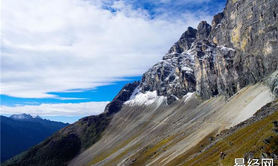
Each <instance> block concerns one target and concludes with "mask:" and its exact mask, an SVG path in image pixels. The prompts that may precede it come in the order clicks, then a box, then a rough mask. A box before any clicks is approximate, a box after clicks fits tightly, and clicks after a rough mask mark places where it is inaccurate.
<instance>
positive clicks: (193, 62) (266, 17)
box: [140, 0, 278, 104]
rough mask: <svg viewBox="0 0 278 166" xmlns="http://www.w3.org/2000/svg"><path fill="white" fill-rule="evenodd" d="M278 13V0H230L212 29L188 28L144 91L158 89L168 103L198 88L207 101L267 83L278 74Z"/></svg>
mask: <svg viewBox="0 0 278 166" xmlns="http://www.w3.org/2000/svg"><path fill="white" fill-rule="evenodd" d="M277 13H278V1H277V0H262V1H254V0H229V1H228V2H227V4H226V7H225V9H224V11H223V12H221V13H218V14H217V15H215V16H214V18H213V21H212V26H210V25H209V24H208V23H207V22H205V21H202V22H201V23H200V24H199V25H198V27H197V30H196V29H193V28H191V27H189V28H188V30H187V31H186V32H185V33H184V34H183V35H182V36H181V38H180V40H179V41H178V42H177V43H175V44H174V45H173V46H172V47H171V48H170V50H169V52H168V53H167V54H166V55H165V56H164V57H163V60H162V61H161V62H159V63H157V64H155V65H154V66H153V67H152V68H151V69H150V70H148V71H147V72H146V73H145V74H144V75H143V79H142V81H141V83H140V87H141V91H143V92H144V91H154V90H157V92H158V95H164V96H167V99H168V104H169V103H172V102H173V101H175V100H178V99H180V98H181V97H182V96H183V95H185V94H186V93H188V92H192V91H195V90H196V92H197V94H199V95H200V96H201V97H202V98H204V99H208V98H210V97H212V96H215V95H218V94H221V95H225V96H227V97H230V96H231V95H233V94H235V93H236V92H237V91H238V90H239V89H241V88H243V87H245V86H246V85H248V84H252V83H256V82H258V81H260V80H262V79H263V78H264V77H265V76H268V75H269V74H271V73H273V72H274V71H276V70H278V67H277V66H278V16H277ZM183 69H187V70H183Z"/></svg>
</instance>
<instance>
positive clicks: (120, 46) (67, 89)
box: [1, 0, 226, 122]
mask: <svg viewBox="0 0 278 166" xmlns="http://www.w3.org/2000/svg"><path fill="white" fill-rule="evenodd" d="M225 3H226V1H225V0H118V1H115V0H96V1H88V0H86V1H85V0H71V1H68V0H60V1H56V0H47V1H46V0H42V1H37V0H30V1H28V2H21V1H17V0H4V1H3V3H2V5H3V11H2V13H3V23H2V24H3V25H2V31H1V37H2V39H3V40H2V43H1V49H2V53H1V60H2V61H1V69H2V70H1V87H2V89H1V114H5V115H6V114H8V115H9V114H13V113H30V114H33V115H40V116H42V117H47V118H50V119H54V120H61V121H66V122H73V121H75V120H77V119H79V118H80V117H82V116H87V115H92V114H99V113H101V112H102V111H103V109H104V107H105V105H106V104H107V102H109V101H111V100H112V99H113V97H114V96H115V95H116V94H117V93H118V92H119V90H120V89H121V88H122V87H123V85H125V84H126V83H128V82H132V81H135V80H140V76H141V75H142V74H143V73H144V72H145V71H146V70H147V69H148V68H150V67H151V66H152V65H153V64H154V63H156V62H157V61H158V60H160V59H161V58H162V56H163V55H164V54H165V53H166V52H167V51H168V49H169V48H170V47H171V45H172V44H173V43H174V42H175V41H177V40H178V38H179V37H180V35H181V34H182V33H183V32H184V31H185V30H186V28H187V27H188V26H193V27H196V26H197V24H198V23H199V22H200V21H201V20H207V21H209V22H210V21H211V19H212V16H213V15H214V14H216V13H218V12H220V11H222V9H223V8H224V5H225ZM26 11H27V12H26ZM68 11H70V12H68Z"/></svg>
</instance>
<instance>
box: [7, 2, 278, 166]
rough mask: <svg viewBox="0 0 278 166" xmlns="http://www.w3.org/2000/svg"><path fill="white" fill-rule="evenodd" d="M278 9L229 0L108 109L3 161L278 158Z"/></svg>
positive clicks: (107, 162)
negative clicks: (210, 19)
mask: <svg viewBox="0 0 278 166" xmlns="http://www.w3.org/2000/svg"><path fill="white" fill-rule="evenodd" d="M277 13H278V1H276V0H264V1H261V0H228V1H227V3H226V7H225V9H224V11H223V12H221V13H219V14H217V15H215V16H214V18H213V20H212V23H211V25H210V24H208V23H207V22H206V21H202V22H201V23H200V24H199V25H198V27H197V29H194V28H192V27H189V28H188V29H187V30H186V31H185V32H184V33H183V34H182V35H181V37H180V39H179V40H178V41H177V42H176V43H175V44H174V45H173V46H172V47H171V48H170V49H169V51H168V52H167V53H166V55H165V56H163V58H162V60H161V61H159V62H158V63H156V64H155V65H154V66H153V67H151V68H150V69H149V70H148V71H147V72H145V73H144V74H143V77H142V79H141V80H140V82H134V83H130V84H127V85H126V86H125V87H123V89H122V90H121V91H120V93H119V94H118V95H117V96H116V97H115V98H114V99H113V101H112V102H111V103H109V104H108V105H107V107H106V109H105V111H104V113H103V114H100V115H98V116H90V117H86V118H83V119H81V120H79V121H78V122H76V123H74V124H72V125H69V126H68V127H66V128H64V129H62V130H60V131H59V132H57V133H56V134H54V135H52V136H51V137H50V138H48V139H47V140H45V141H44V142H42V143H40V144H38V145H36V146H35V147H33V148H32V149H30V150H28V151H26V152H25V153H22V154H21V155H19V156H17V157H15V158H13V159H11V160H9V161H8V162H6V163H4V165H54V166H55V165H57V166H58V165H70V166H71V165H72V166H79V165H80V166H81V165H82V166H83V165H138V166H141V165H200V164H204V165H234V160H233V159H234V158H235V157H246V158H247V157H248V156H253V157H256V158H262V157H266V158H274V159H275V156H278V151H277V148H278V147H277V146H278V145H277V141H278V140H277V139H278V138H277V136H276V135H275V134H276V130H277V129H276V128H275V127H274V128H273V126H271V125H272V124H276V122H275V120H278V119H277V111H278V108H277V104H278V103H277V102H278V100H277V97H278V17H277ZM272 122H274V123H272ZM273 131H274V132H273ZM248 134H250V136H248ZM256 134H257V135H256ZM264 142H266V143H264ZM241 145H242V146H241ZM229 148H231V150H229ZM258 149H259V151H258ZM200 162H202V163H200ZM275 162H276V160H275Z"/></svg>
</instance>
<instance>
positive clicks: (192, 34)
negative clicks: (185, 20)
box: [168, 27, 197, 54]
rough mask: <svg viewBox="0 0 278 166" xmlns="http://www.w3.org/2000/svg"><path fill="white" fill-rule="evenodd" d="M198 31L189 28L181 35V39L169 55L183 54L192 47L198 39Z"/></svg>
mask: <svg viewBox="0 0 278 166" xmlns="http://www.w3.org/2000/svg"><path fill="white" fill-rule="evenodd" d="M196 34H197V30H196V29H194V28H192V27H188V28H187V30H186V31H185V32H184V33H183V34H182V35H181V37H180V39H179V40H178V41H177V42H176V43H175V44H174V45H173V46H172V47H171V48H170V50H169V51H168V54H171V53H182V52H184V51H186V50H188V49H189V48H190V47H191V44H192V43H193V42H194V41H195V39H196Z"/></svg>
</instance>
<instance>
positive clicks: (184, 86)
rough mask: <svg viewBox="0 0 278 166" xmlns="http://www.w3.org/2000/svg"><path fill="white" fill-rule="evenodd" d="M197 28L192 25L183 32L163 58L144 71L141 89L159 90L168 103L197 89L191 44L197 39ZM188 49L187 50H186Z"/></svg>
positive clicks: (144, 90)
mask: <svg viewBox="0 0 278 166" xmlns="http://www.w3.org/2000/svg"><path fill="white" fill-rule="evenodd" d="M196 32H197V30H196V29H193V28H191V27H189V28H188V30H187V31H186V32H185V33H183V35H182V36H181V38H180V40H179V41H178V42H177V43H175V44H174V46H172V47H171V49H170V50H169V53H167V54H166V55H165V56H164V57H163V59H162V60H161V61H160V62H158V63H157V64H155V65H154V66H153V67H152V68H150V69H149V70H148V71H147V72H146V73H144V75H143V77H142V80H141V83H140V88H139V89H140V91H141V92H143V93H144V92H146V91H157V94H158V95H160V96H166V97H167V103H168V104H171V103H172V102H174V101H175V100H177V99H179V98H181V97H183V96H184V95H186V94H187V93H188V92H193V91H195V86H196V82H195V76H194V57H193V56H192V55H191V53H190V50H188V49H189V48H190V46H191V45H192V42H193V41H194V40H195V39H196ZM186 50H187V51H186Z"/></svg>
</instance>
